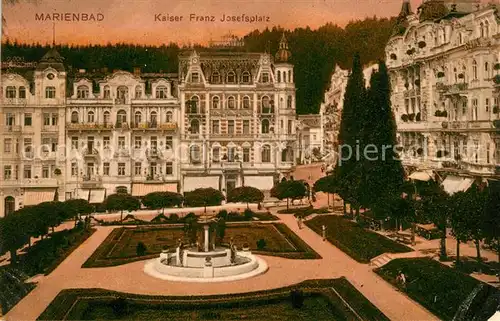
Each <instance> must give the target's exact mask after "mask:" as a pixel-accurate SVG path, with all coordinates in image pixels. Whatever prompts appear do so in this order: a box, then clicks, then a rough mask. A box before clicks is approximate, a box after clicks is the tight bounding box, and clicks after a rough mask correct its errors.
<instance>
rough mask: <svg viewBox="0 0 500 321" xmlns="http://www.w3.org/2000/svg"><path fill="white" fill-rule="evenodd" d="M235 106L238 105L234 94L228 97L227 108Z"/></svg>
mask: <svg viewBox="0 0 500 321" xmlns="http://www.w3.org/2000/svg"><path fill="white" fill-rule="evenodd" d="M235 107H236V104H235V101H234V97H233V96H229V97H227V108H229V109H234V108H235Z"/></svg>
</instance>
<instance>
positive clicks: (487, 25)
mask: <svg viewBox="0 0 500 321" xmlns="http://www.w3.org/2000/svg"><path fill="white" fill-rule="evenodd" d="M484 36H485V37H489V36H490V23H489V22H488V20H486V21H485V22H484Z"/></svg>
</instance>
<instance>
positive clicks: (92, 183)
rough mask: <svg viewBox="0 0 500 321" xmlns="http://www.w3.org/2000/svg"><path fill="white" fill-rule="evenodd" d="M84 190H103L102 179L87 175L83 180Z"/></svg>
mask: <svg viewBox="0 0 500 321" xmlns="http://www.w3.org/2000/svg"><path fill="white" fill-rule="evenodd" d="M81 184H82V188H102V177H101V176H98V175H85V176H83V178H82V182H81Z"/></svg>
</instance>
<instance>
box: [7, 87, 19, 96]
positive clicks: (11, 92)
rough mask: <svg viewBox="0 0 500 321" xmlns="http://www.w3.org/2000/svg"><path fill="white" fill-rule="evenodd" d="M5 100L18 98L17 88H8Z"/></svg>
mask: <svg viewBox="0 0 500 321" xmlns="http://www.w3.org/2000/svg"><path fill="white" fill-rule="evenodd" d="M5 98H16V87H14V86H7V88H6V89H5Z"/></svg>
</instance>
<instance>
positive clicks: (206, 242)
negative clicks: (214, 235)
mask: <svg viewBox="0 0 500 321" xmlns="http://www.w3.org/2000/svg"><path fill="white" fill-rule="evenodd" d="M208 228H209V226H208V224H205V225H203V229H205V242H204V243H203V247H204V248H205V252H208V245H209V244H208V243H209V238H208Z"/></svg>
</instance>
